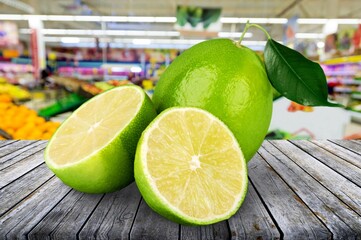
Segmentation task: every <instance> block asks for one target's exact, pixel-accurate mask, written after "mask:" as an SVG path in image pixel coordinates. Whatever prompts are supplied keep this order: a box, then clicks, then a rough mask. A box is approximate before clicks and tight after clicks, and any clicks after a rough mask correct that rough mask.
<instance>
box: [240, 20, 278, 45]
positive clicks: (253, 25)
mask: <svg viewBox="0 0 361 240" xmlns="http://www.w3.org/2000/svg"><path fill="white" fill-rule="evenodd" d="M250 27H256V28H258V29H260V30H261V31H262V32H264V34H266V36H267V39H271V36H270V35H269V34H268V32H267V31H266V29H264V28H263V27H261V26H260V25H258V24H254V23H249V20H248V21H247V23H246V26H245V27H244V30H243V32H242V35H241V37H240V38H239V43H241V42H242V40H243V38H244V35H246V32H247V31H248V28H250Z"/></svg>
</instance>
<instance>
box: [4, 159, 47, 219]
mask: <svg viewBox="0 0 361 240" xmlns="http://www.w3.org/2000/svg"><path fill="white" fill-rule="evenodd" d="M52 176H53V173H52V172H51V171H50V170H49V169H48V168H47V166H45V164H42V165H40V166H39V167H37V168H35V169H33V170H32V171H30V172H28V173H27V174H25V175H23V176H21V177H20V178H19V179H17V180H16V181H15V182H12V183H11V184H9V185H7V186H6V187H4V188H2V189H1V190H0V196H1V199H6V201H1V202H0V217H1V216H2V215H3V214H4V213H5V212H7V211H9V210H10V209H11V208H12V207H14V206H15V205H16V204H17V203H19V202H20V201H22V200H23V199H24V198H25V197H27V196H28V195H29V194H30V193H32V192H33V191H34V190H36V189H37V188H38V187H40V186H41V185H42V184H44V182H46V181H48V180H49V179H50V178H51V177H52Z"/></svg>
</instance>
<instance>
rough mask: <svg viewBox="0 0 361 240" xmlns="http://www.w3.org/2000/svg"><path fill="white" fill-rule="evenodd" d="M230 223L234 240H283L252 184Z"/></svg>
mask: <svg viewBox="0 0 361 240" xmlns="http://www.w3.org/2000/svg"><path fill="white" fill-rule="evenodd" d="M228 223H229V228H230V232H231V237H232V239H233V240H236V239H280V238H281V233H280V232H279V231H278V229H277V227H276V225H275V224H274V222H273V220H272V218H271V216H270V215H269V213H268V212H267V210H266V208H265V206H264V205H263V203H262V201H261V199H260V198H259V196H258V194H257V193H256V191H255V189H254V187H253V185H252V184H251V183H249V185H248V193H247V196H246V199H245V201H244V202H243V204H242V206H241V208H240V209H239V210H238V212H237V213H236V214H235V215H234V216H233V217H231V218H230V219H229V220H228Z"/></svg>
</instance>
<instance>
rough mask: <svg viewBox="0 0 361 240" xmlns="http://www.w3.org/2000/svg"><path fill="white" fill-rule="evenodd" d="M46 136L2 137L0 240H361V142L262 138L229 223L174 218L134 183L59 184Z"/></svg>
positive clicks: (0, 147)
mask: <svg viewBox="0 0 361 240" xmlns="http://www.w3.org/2000/svg"><path fill="white" fill-rule="evenodd" d="M46 144H47V141H0V239H135V240H138V239H151V240H152V239H157V240H158V239H162V240H163V239H165V240H166V239H172V240H173V239H182V240H188V239H219V240H221V239H361V238H360V236H361V219H360V218H361V185H360V184H361V176H360V175H361V172H360V170H361V167H360V166H361V165H360V162H361V141H345V140H315V141H305V140H299V141H285V140H280V141H265V142H264V143H263V145H262V147H261V148H260V149H259V150H258V153H257V154H256V155H255V157H254V158H253V160H252V161H251V162H250V163H249V165H248V168H249V180H250V183H249V188H248V193H247V197H246V199H245V201H244V203H243V205H242V206H241V208H240V209H239V210H238V211H237V212H236V213H235V214H234V216H232V217H231V218H230V219H228V220H227V221H222V222H219V223H216V224H212V225H208V226H198V227H196V226H184V225H179V224H177V223H174V222H172V221H170V220H168V219H166V218H164V217H162V216H160V215H159V214H157V213H156V212H154V211H153V210H152V209H150V208H149V207H148V205H147V204H146V202H145V201H144V200H143V199H142V198H141V195H140V193H139V191H138V189H137V186H136V184H135V183H133V184H131V185H129V186H128V187H126V188H124V189H122V190H120V191H117V192H114V193H109V194H85V193H81V192H78V191H75V190H73V189H71V188H70V187H68V186H66V185H64V184H63V183H62V182H61V181H60V180H59V179H58V178H57V177H56V176H54V175H53V173H52V172H51V171H50V170H49V169H48V168H47V166H46V165H45V163H44V156H43V151H44V148H45V146H46Z"/></svg>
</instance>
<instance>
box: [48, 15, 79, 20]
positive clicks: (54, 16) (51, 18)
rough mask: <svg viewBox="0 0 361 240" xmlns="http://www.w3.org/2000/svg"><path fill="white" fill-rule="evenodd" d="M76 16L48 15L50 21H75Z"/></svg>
mask: <svg viewBox="0 0 361 240" xmlns="http://www.w3.org/2000/svg"><path fill="white" fill-rule="evenodd" d="M74 17H75V16H72V15H47V16H46V19H47V20H48V21H74V19H75V18H74Z"/></svg>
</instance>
